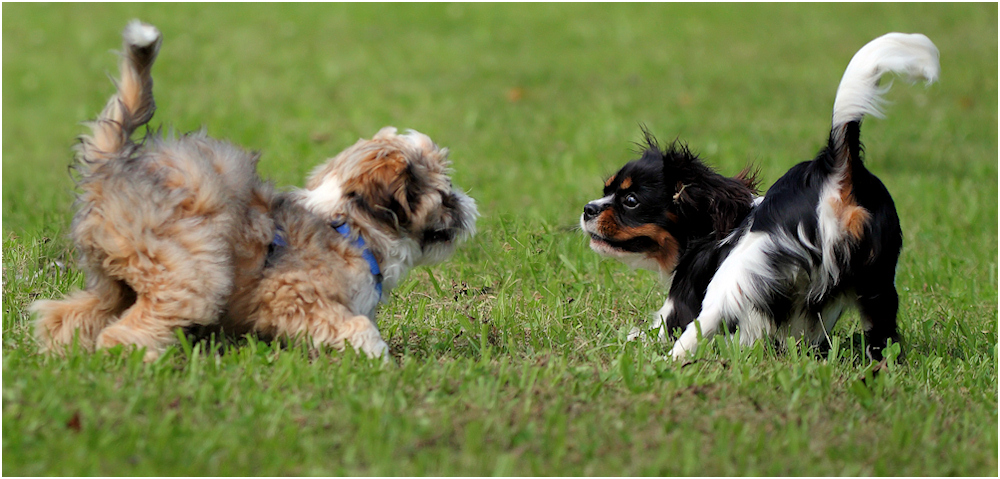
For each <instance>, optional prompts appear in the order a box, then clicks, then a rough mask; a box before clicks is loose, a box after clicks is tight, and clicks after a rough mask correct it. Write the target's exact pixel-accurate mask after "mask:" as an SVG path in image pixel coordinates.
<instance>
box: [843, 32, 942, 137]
mask: <svg viewBox="0 0 1000 479" xmlns="http://www.w3.org/2000/svg"><path fill="white" fill-rule="evenodd" d="M938 56H939V53H938V49H937V47H936V46H934V43H933V42H931V41H930V39H929V38H927V37H926V36H924V35H921V34H919V33H912V34H906V33H887V34H885V35H882V36H881V37H878V38H876V39H874V40H872V41H870V42H868V44H867V45H865V46H864V47H861V49H860V50H858V52H857V53H855V54H854V57H853V58H851V62H850V63H849V64H848V65H847V69H846V70H845V71H844V76H843V77H842V78H841V80H840V86H839V87H838V88H837V98H836V100H834V102H833V127H834V129H835V130H836V129H837V127H839V126H841V125H844V124H846V123H848V122H851V121H859V120H861V118H862V117H863V116H864V115H871V116H874V117H878V118H881V117H882V108H881V106H882V104H883V102H884V100H883V99H882V95H884V94H885V92H887V91H888V90H889V86H886V87H883V88H880V87H879V86H878V80H879V77H881V76H882V75H883V74H885V73H887V72H892V73H896V74H899V75H903V76H904V77H905V78H907V79H908V80H911V81H915V80H918V79H923V80H925V81H926V82H927V83H933V82H934V81H935V80H937V77H938V73H939V72H940V70H941V66H940V64H939V60H938Z"/></svg>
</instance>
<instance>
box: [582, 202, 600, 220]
mask: <svg viewBox="0 0 1000 479" xmlns="http://www.w3.org/2000/svg"><path fill="white" fill-rule="evenodd" d="M600 212H601V207H600V206H597V205H595V204H593V203H587V206H584V207H583V219H584V221H590V219H591V218H593V217H595V216H597V214H598V213H600Z"/></svg>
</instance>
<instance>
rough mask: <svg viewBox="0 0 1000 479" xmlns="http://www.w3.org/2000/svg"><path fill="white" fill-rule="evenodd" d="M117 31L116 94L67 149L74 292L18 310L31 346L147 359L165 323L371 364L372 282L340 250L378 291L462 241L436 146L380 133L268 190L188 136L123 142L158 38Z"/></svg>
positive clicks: (250, 169)
mask: <svg viewBox="0 0 1000 479" xmlns="http://www.w3.org/2000/svg"><path fill="white" fill-rule="evenodd" d="M123 36H124V37H125V42H124V52H123V53H122V61H121V69H122V75H121V79H120V80H119V81H118V82H117V86H118V91H117V92H116V94H115V95H114V96H113V97H112V98H111V100H110V101H109V102H108V104H107V106H106V107H105V108H104V110H103V111H102V113H101V115H100V116H99V117H98V118H97V120H95V121H94V122H92V123H90V127H91V130H92V134H91V135H87V136H83V137H82V138H81V142H80V146H79V147H78V149H77V168H78V170H79V172H80V176H81V178H80V181H79V188H80V194H79V198H78V201H77V205H78V211H77V213H76V215H75V216H74V220H73V225H72V236H73V239H74V241H75V243H76V245H77V247H78V251H79V253H80V265H81V267H82V269H83V270H84V272H85V273H86V288H85V289H84V290H83V291H76V292H72V293H70V294H69V295H68V296H67V297H66V298H64V299H62V300H42V301H37V302H35V303H34V304H32V306H31V310H32V311H33V312H34V313H35V315H36V318H37V319H36V323H35V330H36V337H37V338H38V339H39V341H40V343H41V346H42V349H43V350H48V351H60V350H62V349H63V348H64V347H66V346H67V345H69V344H70V343H72V342H73V341H74V340H76V341H78V344H79V345H80V346H81V347H83V348H85V349H94V348H107V347H111V346H115V345H119V344H123V345H131V346H140V347H145V348H146V358H147V360H149V359H154V358H156V357H157V356H158V355H159V353H160V352H162V350H163V349H164V348H165V347H167V346H168V345H170V344H173V343H174V342H175V341H176V331H175V330H176V329H177V328H186V327H190V326H196V325H202V326H208V327H212V328H219V329H222V330H225V331H228V332H235V333H246V332H255V333H258V334H260V335H262V336H265V337H287V338H302V339H305V338H309V339H310V340H311V341H312V344H314V345H316V346H322V345H326V346H332V347H335V348H338V349H342V348H344V347H345V345H346V344H348V343H349V344H351V345H352V346H353V347H355V348H357V349H359V350H361V351H363V352H365V353H367V354H369V355H371V356H379V355H384V354H386V353H387V346H386V345H385V343H384V341H383V340H382V338H381V336H380V334H379V332H378V328H377V327H376V325H375V317H374V312H375V306H376V305H377V303H378V301H379V299H380V298H379V296H378V294H377V292H376V290H375V285H376V283H377V282H378V278H376V277H375V276H373V273H372V271H371V269H370V266H369V264H368V262H367V261H366V260H365V259H364V258H363V257H362V254H361V251H360V250H359V249H358V248H357V247H355V246H354V245H353V244H352V241H353V240H354V238H356V237H357V236H359V235H360V236H361V237H363V238H364V239H365V240H367V244H368V248H369V249H370V250H371V251H372V253H373V254H374V256H375V258H376V259H377V260H378V262H379V264H380V265H381V266H382V270H383V272H384V274H385V277H386V279H385V288H386V290H388V289H389V288H391V287H392V286H393V285H395V283H396V282H397V281H398V280H399V279H400V278H401V277H402V275H403V274H405V272H406V271H407V270H408V269H409V268H411V267H413V266H414V265H417V264H426V263H430V262H435V261H439V260H442V259H444V258H445V257H447V255H448V254H450V253H451V252H452V250H453V248H454V246H455V245H456V244H457V242H459V241H461V240H462V239H464V238H466V237H468V236H469V235H471V234H472V232H473V231H474V226H475V216H476V209H475V203H474V201H472V199H471V198H468V197H467V196H465V195H464V194H462V193H461V192H458V191H455V190H453V189H452V186H451V181H450V179H449V178H448V169H447V167H448V162H447V150H444V149H440V148H438V147H437V146H436V145H435V144H434V143H433V142H431V141H430V139H429V138H427V137H426V136H424V135H421V134H419V133H415V132H413V133H410V134H407V135H397V134H396V133H395V129H391V128H387V129H383V130H382V131H380V132H379V133H378V134H377V135H376V136H375V138H373V139H372V140H360V141H359V142H358V143H356V144H355V145H353V146H352V147H350V148H349V149H348V150H346V151H345V152H343V153H341V154H340V155H338V156H337V157H335V158H333V159H332V160H330V161H328V162H327V163H326V164H325V165H322V166H320V167H319V168H317V169H316V171H315V172H314V174H313V175H312V178H310V180H309V183H308V185H309V188H307V189H306V190H297V191H293V192H290V193H283V194H276V193H275V192H274V191H273V188H272V187H271V186H270V185H269V184H268V183H265V182H264V181H262V180H261V179H260V178H259V177H258V175H257V173H256V164H257V161H258V159H259V155H257V154H255V153H251V152H247V151H245V150H243V149H242V148H239V147H237V146H234V145H232V144H229V143H226V142H223V141H219V140H215V139H212V138H209V137H208V136H206V134H205V133H204V132H203V131H202V132H196V133H193V134H188V135H182V136H180V137H174V136H173V135H168V136H166V137H161V136H159V135H150V136H147V137H146V138H145V139H144V141H143V142H135V141H133V140H132V139H131V136H132V133H133V132H134V130H135V129H136V128H138V127H139V126H141V125H143V124H145V123H146V122H147V121H149V120H150V118H151V117H152V113H153V108H154V102H153V94H152V77H151V75H150V68H151V66H152V63H153V60H154V59H155V57H156V54H157V52H158V50H159V46H160V36H159V32H158V31H156V29H155V28H153V27H151V26H148V25H144V24H140V23H138V22H133V23H131V24H129V26H128V27H127V28H126V30H125V33H124V34H123ZM339 193H342V194H339ZM397 205H399V206H398V207H397ZM393 208H396V209H398V210H399V211H395V210H393V211H392V214H390V215H386V214H383V213H384V212H385V211H389V210H392V209H393ZM334 220H339V221H341V222H346V223H347V224H348V225H349V226H350V227H351V231H352V237H351V238H345V237H343V236H342V235H340V234H339V233H337V232H336V231H335V230H334V229H333V228H332V227H331V221H334ZM278 227H280V228H282V230H283V233H282V235H283V238H284V240H285V243H286V245H284V246H280V247H279V246H276V243H275V244H272V241H273V240H274V238H275V234H276V231H277V228H278ZM432 233H434V234H432ZM445 233H447V234H445ZM435 234H437V236H435ZM442 235H443V236H442ZM428 238H431V239H432V240H433V241H431V240H429V239H428ZM438 238H446V240H443V239H442V240H439V239H438Z"/></svg>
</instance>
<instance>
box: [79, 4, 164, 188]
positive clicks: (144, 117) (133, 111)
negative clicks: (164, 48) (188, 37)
mask: <svg viewBox="0 0 1000 479" xmlns="http://www.w3.org/2000/svg"><path fill="white" fill-rule="evenodd" d="M122 40H123V41H122V52H121V61H120V63H119V68H120V70H121V77H120V78H119V79H118V80H117V81H116V82H115V86H116V87H117V91H116V92H115V94H114V95H112V96H111V99H109V100H108V103H107V105H105V106H104V110H103V111H101V114H100V115H99V116H98V117H97V119H96V120H94V121H91V122H88V123H87V126H89V127H90V129H91V131H92V134H91V135H83V136H81V137H80V145H79V146H78V147H77V160H78V168H79V170H80V173H81V174H83V175H84V176H85V177H86V176H89V175H90V174H91V173H92V172H94V171H95V170H97V169H98V168H100V167H101V165H104V164H105V163H107V162H108V161H112V160H114V159H116V158H119V157H121V155H122V153H123V152H124V151H125V149H126V147H127V146H128V145H130V144H131V136H132V133H133V132H134V131H135V129H136V128H138V127H140V126H142V125H145V124H146V123H147V122H149V120H150V119H151V118H153V112H154V111H155V110H156V104H155V103H154V102H153V77H152V75H151V73H150V71H151V69H152V67H153V61H154V60H155V59H156V54H157V53H158V52H159V51H160V43H161V41H162V37H161V36H160V31H159V30H157V29H156V27H154V26H152V25H147V24H145V23H142V22H140V21H138V20H132V21H131V22H129V24H128V25H127V26H126V27H125V31H124V32H122Z"/></svg>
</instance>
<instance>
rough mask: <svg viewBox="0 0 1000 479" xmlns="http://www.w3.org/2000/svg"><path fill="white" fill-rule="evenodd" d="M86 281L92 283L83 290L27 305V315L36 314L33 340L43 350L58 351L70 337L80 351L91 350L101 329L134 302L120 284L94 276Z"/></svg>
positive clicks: (127, 289) (130, 294) (68, 343)
mask: <svg viewBox="0 0 1000 479" xmlns="http://www.w3.org/2000/svg"><path fill="white" fill-rule="evenodd" d="M88 279H90V280H91V282H92V284H91V285H90V287H88V288H87V290H86V291H76V292H74V293H72V294H70V295H69V296H67V297H66V298H64V299H62V300H44V301H37V302H35V303H34V304H32V305H31V307H30V310H31V312H32V313H35V314H36V315H37V319H36V320H35V337H36V338H38V340H39V342H41V349H42V350H43V351H58V350H60V349H62V348H63V347H65V346H68V345H70V344H71V343H72V342H73V339H74V338H77V341H78V344H79V346H80V347H81V348H83V349H85V350H87V351H91V350H93V349H94V342H95V341H96V340H97V335H98V334H100V332H101V330H103V329H104V328H105V327H106V326H107V325H108V324H109V323H111V322H112V321H114V320H115V319H116V318H117V316H118V315H119V314H121V312H122V311H124V310H125V309H126V308H128V306H129V305H131V304H132V302H133V301H135V293H134V292H133V291H132V290H131V289H129V288H128V287H126V286H124V285H123V284H122V283H120V282H117V281H114V280H112V279H110V278H108V277H106V276H102V275H100V274H98V273H92V274H91V275H90V276H89V278H88Z"/></svg>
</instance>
